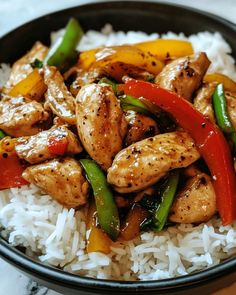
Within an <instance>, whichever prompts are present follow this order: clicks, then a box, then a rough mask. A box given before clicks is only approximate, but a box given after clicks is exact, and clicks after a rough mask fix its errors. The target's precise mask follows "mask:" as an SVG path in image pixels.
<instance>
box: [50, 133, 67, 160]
mask: <svg viewBox="0 0 236 295" xmlns="http://www.w3.org/2000/svg"><path fill="white" fill-rule="evenodd" d="M67 146H68V141H67V139H66V138H65V137H61V138H60V137H54V136H51V137H49V139H48V150H49V152H50V153H51V154H54V155H58V156H60V155H64V154H65V152H66V150H67Z"/></svg>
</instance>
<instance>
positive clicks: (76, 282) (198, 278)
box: [0, 0, 236, 292]
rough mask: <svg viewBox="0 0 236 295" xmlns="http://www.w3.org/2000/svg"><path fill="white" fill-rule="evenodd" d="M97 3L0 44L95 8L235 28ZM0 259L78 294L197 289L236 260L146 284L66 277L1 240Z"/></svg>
mask: <svg viewBox="0 0 236 295" xmlns="http://www.w3.org/2000/svg"><path fill="white" fill-rule="evenodd" d="M94 1H96V2H89V3H87V4H82V5H76V6H73V7H70V8H66V9H62V10H59V11H55V12H52V13H48V14H46V15H42V16H40V17H37V18H35V19H32V20H30V21H28V22H26V23H24V24H23V25H21V26H18V27H17V28H15V29H13V30H11V31H10V32H7V33H6V34H4V35H3V36H1V38H0V43H1V41H2V40H4V39H5V38H10V37H11V35H14V34H16V32H17V30H20V29H22V28H23V27H27V26H30V25H31V23H33V22H37V21H39V20H43V19H45V18H47V17H56V16H60V14H63V13H64V12H69V11H71V12H72V11H73V9H75V8H78V7H79V8H81V9H82V8H83V9H94V8H97V7H98V6H99V7H100V6H103V8H114V7H116V8H119V7H121V6H122V5H125V6H127V5H129V6H133V7H134V4H135V6H143V5H153V6H155V7H158V6H165V7H172V8H173V7H177V8H180V9H183V10H185V11H188V12H190V13H194V14H197V15H199V16H204V17H206V18H207V19H211V20H214V21H216V22H217V23H218V24H220V25H221V26H224V27H227V28H228V29H231V30H233V31H235V32H236V24H234V23H233V22H231V21H229V20H226V19H224V18H222V17H221V16H218V15H215V14H212V13H209V12H205V11H202V10H199V9H196V8H192V7H190V6H185V5H180V4H175V3H165V2H163V0H162V2H155V1H154V0H153V1H150V0H148V1H136V0H128V1H125V0H122V1H112V0H111V1H105V2H104V1H100V0H94ZM0 256H1V257H2V258H3V259H4V260H6V261H8V262H9V263H11V264H13V265H15V266H16V267H17V268H19V269H21V270H22V271H24V272H26V273H28V274H29V275H30V274H33V275H36V276H37V277H38V278H41V279H43V280H45V281H50V282H52V281H54V282H56V283H57V284H58V285H61V286H67V285H70V286H73V287H79V288H80V290H83V289H84V290H86V291H88V290H89V289H90V290H92V291H94V292H95V291H99V290H103V291H111V290H112V289H113V288H118V289H119V290H120V291H122V292H130V291H136V292H144V291H151V290H155V291H156V290H167V289H168V290H171V289H178V290H180V289H181V288H184V287H186V286H192V287H194V286H196V285H197V284H199V283H200V282H201V284H205V283H207V282H210V281H212V280H214V279H216V278H218V277H222V276H226V275H227V274H229V273H232V272H233V271H234V270H235V269H236V257H232V258H229V259H227V260H226V261H224V262H221V263H220V264H218V265H215V266H212V267H210V268H207V269H205V270H202V271H199V272H196V273H193V274H187V275H184V276H180V277H176V278H168V279H162V280H145V281H117V280H104V279H96V278H90V277H84V276H81V275H77V274H73V273H69V272H66V271H63V270H61V269H58V268H55V267H53V266H49V265H46V264H43V263H41V262H39V261H36V260H34V259H32V258H31V257H29V256H27V255H25V254H24V253H22V252H20V251H19V250H18V249H16V248H14V247H13V246H11V245H10V244H8V242H6V241H5V240H4V239H3V238H2V237H0Z"/></svg>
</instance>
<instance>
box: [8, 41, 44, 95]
mask: <svg viewBox="0 0 236 295" xmlns="http://www.w3.org/2000/svg"><path fill="white" fill-rule="evenodd" d="M47 52H48V47H46V46H44V45H43V44H42V43H40V42H36V43H35V44H34V46H33V47H32V48H31V50H30V51H29V52H28V53H27V54H26V55H24V56H23V57H22V58H20V59H18V60H17V61H16V62H15V63H14V64H13V66H12V70H11V74H10V78H9V80H8V82H7V84H6V92H8V91H9V89H10V88H11V87H12V86H14V85H16V84H17V83H18V82H19V81H21V80H22V79H24V78H26V76H27V75H28V74H29V73H30V72H32V71H33V68H32V67H31V65H30V63H32V62H33V61H34V60H35V59H39V60H44V58H45V57H46V55H47Z"/></svg>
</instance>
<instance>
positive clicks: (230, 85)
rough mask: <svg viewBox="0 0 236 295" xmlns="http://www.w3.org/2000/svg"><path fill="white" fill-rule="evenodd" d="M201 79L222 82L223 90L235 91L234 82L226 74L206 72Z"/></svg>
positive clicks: (235, 84) (235, 85)
mask: <svg viewBox="0 0 236 295" xmlns="http://www.w3.org/2000/svg"><path fill="white" fill-rule="evenodd" d="M203 80H204V82H218V83H219V84H220V83H222V84H223V85H224V88H225V90H228V91H230V92H235V93H236V82H234V81H233V80H232V79H230V78H229V77H228V76H226V75H223V74H219V73H211V74H206V75H205V76H204V78H203Z"/></svg>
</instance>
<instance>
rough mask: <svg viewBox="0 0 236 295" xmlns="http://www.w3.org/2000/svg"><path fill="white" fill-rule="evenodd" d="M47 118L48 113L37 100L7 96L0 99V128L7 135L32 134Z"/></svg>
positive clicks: (37, 130)
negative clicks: (29, 100) (28, 100)
mask: <svg viewBox="0 0 236 295" xmlns="http://www.w3.org/2000/svg"><path fill="white" fill-rule="evenodd" d="M48 118H49V113H48V112H46V111H45V110H44V108H43V106H42V105H41V104H40V103H39V102H36V101H31V102H27V101H26V100H25V99H24V98H23V97H16V98H14V97H9V96H4V97H3V98H2V100H1V101H0V129H2V130H3V131H5V132H6V133H7V134H8V135H11V136H15V137H19V136H24V135H26V136H27V135H34V134H36V133H38V132H39V131H41V128H40V124H41V123H42V122H43V121H46V120H47V119H48Z"/></svg>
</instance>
